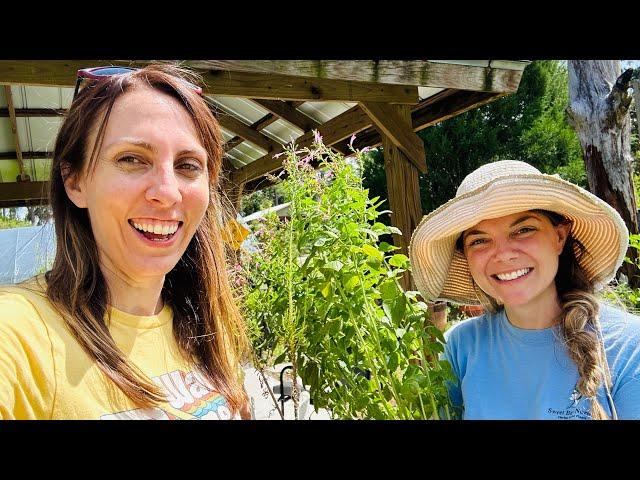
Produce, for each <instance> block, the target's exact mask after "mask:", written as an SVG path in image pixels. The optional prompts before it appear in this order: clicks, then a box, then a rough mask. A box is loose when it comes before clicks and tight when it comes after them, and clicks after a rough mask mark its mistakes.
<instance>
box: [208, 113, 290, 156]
mask: <svg viewBox="0 0 640 480" xmlns="http://www.w3.org/2000/svg"><path fill="white" fill-rule="evenodd" d="M218 122H220V125H221V126H222V127H224V128H226V129H227V130H230V131H232V132H233V133H235V134H236V135H237V136H239V137H241V138H243V139H244V140H248V141H249V142H251V143H253V144H255V145H258V146H259V147H260V148H262V149H263V150H264V151H266V152H270V151H272V150H276V149H278V148H280V144H279V143H276V142H274V141H273V140H271V139H270V138H269V137H267V136H265V135H263V134H262V133H260V132H258V131H257V130H255V129H253V128H251V127H250V126H249V125H246V124H244V123H242V122H241V121H240V120H238V119H236V118H235V117H232V116H231V115H219V116H218Z"/></svg>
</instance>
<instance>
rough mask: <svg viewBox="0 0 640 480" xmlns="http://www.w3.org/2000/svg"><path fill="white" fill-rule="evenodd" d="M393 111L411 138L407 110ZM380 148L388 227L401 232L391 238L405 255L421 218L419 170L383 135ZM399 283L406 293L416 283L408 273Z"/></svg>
mask: <svg viewBox="0 0 640 480" xmlns="http://www.w3.org/2000/svg"><path fill="white" fill-rule="evenodd" d="M395 109H396V110H397V112H398V114H399V115H400V117H401V118H402V119H403V121H404V122H406V125H407V128H408V129H409V130H410V131H411V132H412V134H413V129H412V127H411V111H410V108H409V107H407V106H400V105H396V106H395ZM382 147H383V148H384V167H385V171H386V174H387V192H388V197H389V208H390V209H391V211H392V214H391V224H392V225H393V226H395V227H398V228H399V229H400V230H401V231H402V235H393V243H394V244H395V245H396V246H397V247H400V249H401V250H400V253H402V254H404V255H408V254H409V253H408V252H409V240H411V234H412V233H413V231H414V230H415V228H416V226H417V225H418V222H420V219H421V218H422V204H421V202H420V185H419V182H418V169H417V168H416V166H415V165H414V164H413V163H412V162H410V161H409V159H408V158H407V156H406V155H405V154H404V153H403V152H402V151H401V150H400V148H398V147H397V146H396V145H395V144H394V143H393V141H392V140H391V138H390V137H388V136H387V135H385V134H384V133H383V134H382ZM401 283H402V285H403V287H404V288H405V290H415V283H414V282H413V279H412V278H411V276H410V275H409V273H408V272H407V273H405V275H404V277H403V279H402V282H401Z"/></svg>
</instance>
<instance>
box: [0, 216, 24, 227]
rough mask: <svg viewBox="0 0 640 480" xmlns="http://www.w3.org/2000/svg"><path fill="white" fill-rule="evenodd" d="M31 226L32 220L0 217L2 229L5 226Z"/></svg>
mask: <svg viewBox="0 0 640 480" xmlns="http://www.w3.org/2000/svg"><path fill="white" fill-rule="evenodd" d="M30 226H31V222H27V221H25V220H18V219H16V218H5V217H0V230H2V229H5V228H18V227H30Z"/></svg>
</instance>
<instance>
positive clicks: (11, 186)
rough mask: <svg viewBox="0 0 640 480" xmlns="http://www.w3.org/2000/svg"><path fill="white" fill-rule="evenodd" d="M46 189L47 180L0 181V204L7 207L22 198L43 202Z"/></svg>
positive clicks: (47, 186) (45, 197) (17, 203)
mask: <svg viewBox="0 0 640 480" xmlns="http://www.w3.org/2000/svg"><path fill="white" fill-rule="evenodd" d="M48 191H49V182H0V204H1V206H4V207H8V206H12V205H20V204H21V203H20V202H22V201H24V200H30V201H31V202H34V203H38V202H44V201H46V199H47V192H48Z"/></svg>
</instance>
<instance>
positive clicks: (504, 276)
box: [496, 268, 531, 281]
mask: <svg viewBox="0 0 640 480" xmlns="http://www.w3.org/2000/svg"><path fill="white" fill-rule="evenodd" d="M530 271H531V269H530V268H522V269H520V270H516V271H514V272H509V273H499V274H497V275H496V277H498V280H502V281H505V280H515V279H516V278H520V277H522V276H523V275H526V274H527V273H529V272H530Z"/></svg>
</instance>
